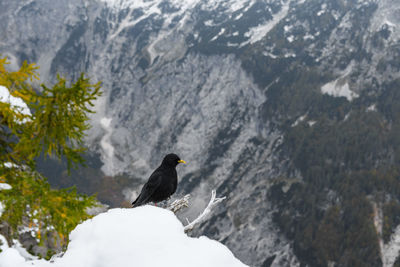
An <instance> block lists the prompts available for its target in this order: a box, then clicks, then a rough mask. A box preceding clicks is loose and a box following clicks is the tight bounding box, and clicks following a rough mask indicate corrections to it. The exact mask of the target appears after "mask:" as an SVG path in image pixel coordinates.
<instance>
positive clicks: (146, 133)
mask: <svg viewBox="0 0 400 267" xmlns="http://www.w3.org/2000/svg"><path fill="white" fill-rule="evenodd" d="M399 12H400V3H398V2H397V1H390V0H382V1H377V0H368V1H357V0H333V1H332V0H311V1H304V0H287V1H284V0H265V1H257V0H235V1H227V0H226V1H213V0H208V1H200V0H182V1H175V0H164V1H163V0H151V1H144V0H98V1H86V0H69V1H50V0H23V1H8V0H7V1H2V2H1V3H0V24H1V25H4V26H3V27H1V28H0V36H3V38H1V40H0V53H1V54H2V55H7V56H8V57H9V58H10V59H11V61H12V64H11V66H10V67H11V68H13V67H16V66H17V65H18V64H19V63H20V62H21V61H23V60H28V61H29V62H37V63H38V64H39V65H40V67H41V69H40V74H41V78H42V80H47V81H49V82H51V81H52V80H53V79H54V77H55V75H56V74H57V73H61V74H62V75H64V76H66V77H68V78H72V79H74V78H75V77H77V75H79V73H80V72H82V71H84V72H86V73H88V75H89V76H90V77H92V79H94V80H101V81H102V82H103V89H104V96H103V98H102V99H101V100H100V101H99V102H98V103H97V106H96V109H97V113H96V114H95V115H93V117H92V125H93V128H92V129H91V130H90V131H89V132H88V138H87V144H88V146H89V147H90V148H91V150H92V151H94V152H95V153H99V155H100V159H101V165H102V166H101V171H102V172H103V173H104V174H106V175H109V176H116V175H121V174H128V175H129V176H132V177H136V178H142V179H145V178H147V176H148V175H149V173H150V171H151V170H152V169H153V168H154V167H156V166H157V165H158V164H159V162H160V160H161V159H162V157H163V156H164V154H166V153H168V152H170V151H174V152H176V153H177V154H179V155H180V156H181V157H182V158H183V159H185V160H186V161H187V162H188V163H189V164H188V165H187V166H185V167H179V170H178V172H179V174H180V177H181V179H180V184H179V192H178V194H181V195H183V194H186V193H191V194H192V196H193V197H194V199H193V203H192V208H191V210H190V211H189V212H187V213H186V214H183V215H182V217H189V218H190V217H192V216H195V215H196V214H197V212H198V211H199V210H201V208H202V207H203V206H204V205H205V204H206V202H207V201H208V197H209V193H210V191H211V189H217V192H218V193H219V194H221V195H225V196H227V201H226V202H225V203H224V205H221V207H219V210H217V211H216V215H215V216H214V217H213V218H211V220H210V221H208V222H206V223H205V224H204V225H203V226H202V227H201V229H199V230H198V231H199V233H204V234H206V235H209V236H212V237H213V238H217V239H219V240H221V241H222V242H224V244H226V245H227V246H228V247H229V248H230V249H231V250H232V251H233V252H234V253H235V255H236V256H237V257H238V258H239V259H241V260H242V261H244V262H245V263H247V264H250V265H252V266H270V265H272V266H295V265H299V264H300V263H303V264H307V265H310V266H326V265H327V264H336V265H338V266H367V265H368V264H369V265H370V266H381V265H385V266H389V265H390V264H389V263H390V262H392V263H394V262H395V260H396V257H397V255H398V252H399V249H400V248H399V247H396V246H394V247H393V246H392V247H391V250H390V251H391V252H390V253H387V251H388V250H387V249H386V247H385V245H383V244H390V237H391V234H392V232H394V231H395V227H396V226H397V224H398V223H399V222H400V220H399V218H398V216H397V213H396V211H397V210H398V209H399V207H400V205H399V203H398V201H399V199H398V194H397V193H398V192H400V190H399V191H398V189H397V188H399V183H398V178H399V175H398V170H397V168H398V167H397V165H396V163H398V161H399V158H398V157H399V156H400V154H399V153H400V150H399V149H400V147H399V144H400V142H399V141H400V140H399V139H398V137H397V135H398V133H399V132H398V131H399V129H400V128H398V126H400V124H398V119H397V114H398V112H399V110H400V109H399V108H398V107H400V103H399V100H400V99H399V97H398V96H397V95H398V93H397V91H398V90H397V89H398V85H399V78H400V77H399V76H400V74H399V73H400V72H399V68H400V64H399V62H400V61H399V57H400V50H399V48H400V44H399V38H400V30H399V29H400V16H399ZM128 189H129V188H127V189H126V190H125V191H124V193H125V195H126V196H127V197H128V199H129V198H132V199H133V198H134V194H135V190H136V189H137V188H132V190H131V191H130V190H128ZM376 203H377V204H376ZM375 204H376V205H375ZM374 207H375V209H374ZM371 214H375V218H376V220H374V219H373V218H374V216H371ZM379 214H382V216H381V217H379ZM379 218H381V219H380V220H381V222H382V223H381V224H379V223H375V222H379ZM355 229H356V230H355ZM360 229H361V230H362V231H360ZM397 232H398V231H396V233H397ZM195 234H196V233H195ZM395 237H396V235H394V236H393V238H395ZM366 244H368V245H366ZM380 244H382V245H380ZM385 249H386V250H385ZM387 255H389V256H387ZM385 257H386V258H385ZM387 257H389V258H390V259H391V260H388V259H387ZM388 262H389V263H388ZM365 264H367V265H365Z"/></svg>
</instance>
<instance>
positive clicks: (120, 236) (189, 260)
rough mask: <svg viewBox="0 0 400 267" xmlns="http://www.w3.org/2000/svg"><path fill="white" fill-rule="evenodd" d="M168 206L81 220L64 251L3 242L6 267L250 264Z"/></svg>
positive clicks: (0, 260)
mask: <svg viewBox="0 0 400 267" xmlns="http://www.w3.org/2000/svg"><path fill="white" fill-rule="evenodd" d="M183 229H184V227H183V225H182V224H181V222H180V221H179V220H178V219H177V218H176V216H175V215H174V214H173V213H172V212H171V211H168V210H165V209H161V208H157V207H153V206H143V207H138V208H135V209H112V210H109V211H108V212H106V213H102V214H99V215H97V216H95V217H94V218H93V219H90V220H87V221H85V222H83V223H82V224H80V225H78V226H77V227H76V228H75V230H73V231H72V232H71V234H70V243H69V245H68V248H67V251H66V252H65V253H64V255H63V256H57V257H53V259H52V260H51V261H50V262H47V261H45V260H37V259H34V260H26V259H25V258H24V257H23V256H22V255H21V254H20V253H19V252H18V250H17V249H16V248H8V247H7V246H6V245H3V247H2V248H3V252H2V253H1V254H0V266H2V267H28V266H29V267H32V266H33V267H35V266H36V267H52V266H54V267H70V266H74V267H109V266H118V267H124V266H143V267H146V266H166V267H167V266H174V267H179V266H182V267H186V266H191V267H196V266H199V267H203V266H219V267H224V266H227V267H228V266H229V267H235V266H238V267H239V266H246V265H244V264H243V263H242V262H240V261H239V260H238V259H236V258H235V257H234V255H233V254H232V252H231V251H230V250H229V249H228V248H227V247H225V246H224V245H222V244H221V243H219V242H217V241H214V240H211V239H209V238H207V237H204V236H203V237H200V238H192V237H188V236H187V235H186V234H185V233H184V231H183Z"/></svg>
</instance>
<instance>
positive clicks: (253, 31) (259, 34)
mask: <svg viewBox="0 0 400 267" xmlns="http://www.w3.org/2000/svg"><path fill="white" fill-rule="evenodd" d="M289 4H290V1H286V2H284V4H283V5H282V7H281V9H280V11H279V12H278V13H276V14H274V16H273V18H272V19H271V20H270V21H268V22H267V23H265V24H260V25H258V26H257V27H253V28H250V29H249V31H248V32H246V33H245V34H244V36H245V37H248V38H249V40H248V41H246V42H244V43H242V44H241V46H245V45H247V44H248V43H250V44H253V43H256V42H258V41H260V40H261V39H262V38H264V37H265V36H266V35H267V34H268V32H270V31H271V30H272V29H273V28H274V27H275V26H276V25H277V24H278V23H279V22H280V21H281V20H282V19H284V18H285V17H286V16H287V14H288V12H289Z"/></svg>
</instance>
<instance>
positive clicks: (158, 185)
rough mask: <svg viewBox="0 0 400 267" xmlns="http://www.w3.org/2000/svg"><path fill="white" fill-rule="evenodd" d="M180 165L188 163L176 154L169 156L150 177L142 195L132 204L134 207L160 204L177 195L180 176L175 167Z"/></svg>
mask: <svg viewBox="0 0 400 267" xmlns="http://www.w3.org/2000/svg"><path fill="white" fill-rule="evenodd" d="M179 163H186V162H185V161H184V160H181V159H180V158H179V157H178V156H177V155H176V154H168V155H166V156H165V157H164V159H163V161H162V163H161V165H160V166H159V167H158V168H157V169H156V170H155V171H154V172H153V173H152V174H151V175H150V178H149V180H148V181H147V183H145V184H144V186H143V187H142V191H141V192H140V195H139V196H138V197H137V198H136V200H135V201H133V202H132V205H133V207H138V206H141V205H144V204H146V203H149V202H154V203H157V202H160V201H163V200H166V199H167V198H169V197H170V196H171V195H172V194H174V193H175V191H176V187H177V185H178V175H177V174H176V169H175V167H176V166H177V165H178V164H179Z"/></svg>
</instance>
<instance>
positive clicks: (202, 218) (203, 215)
mask: <svg viewBox="0 0 400 267" xmlns="http://www.w3.org/2000/svg"><path fill="white" fill-rule="evenodd" d="M216 195H217V192H216V191H215V190H212V191H211V199H210V202H209V203H208V205H207V207H206V208H205V209H204V211H203V213H201V214H200V215H199V217H197V218H196V219H194V220H193V221H192V222H191V223H189V224H188V225H186V226H185V228H184V230H185V233H187V232H190V231H192V230H193V228H194V227H195V226H196V225H198V224H200V223H202V222H203V221H205V219H206V217H207V216H208V215H209V214H210V213H211V210H212V209H213V208H214V207H215V206H216V205H217V204H218V203H219V202H221V201H222V200H224V199H225V198H226V197H221V198H216ZM186 220H187V219H186ZM188 222H189V221H188Z"/></svg>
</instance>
